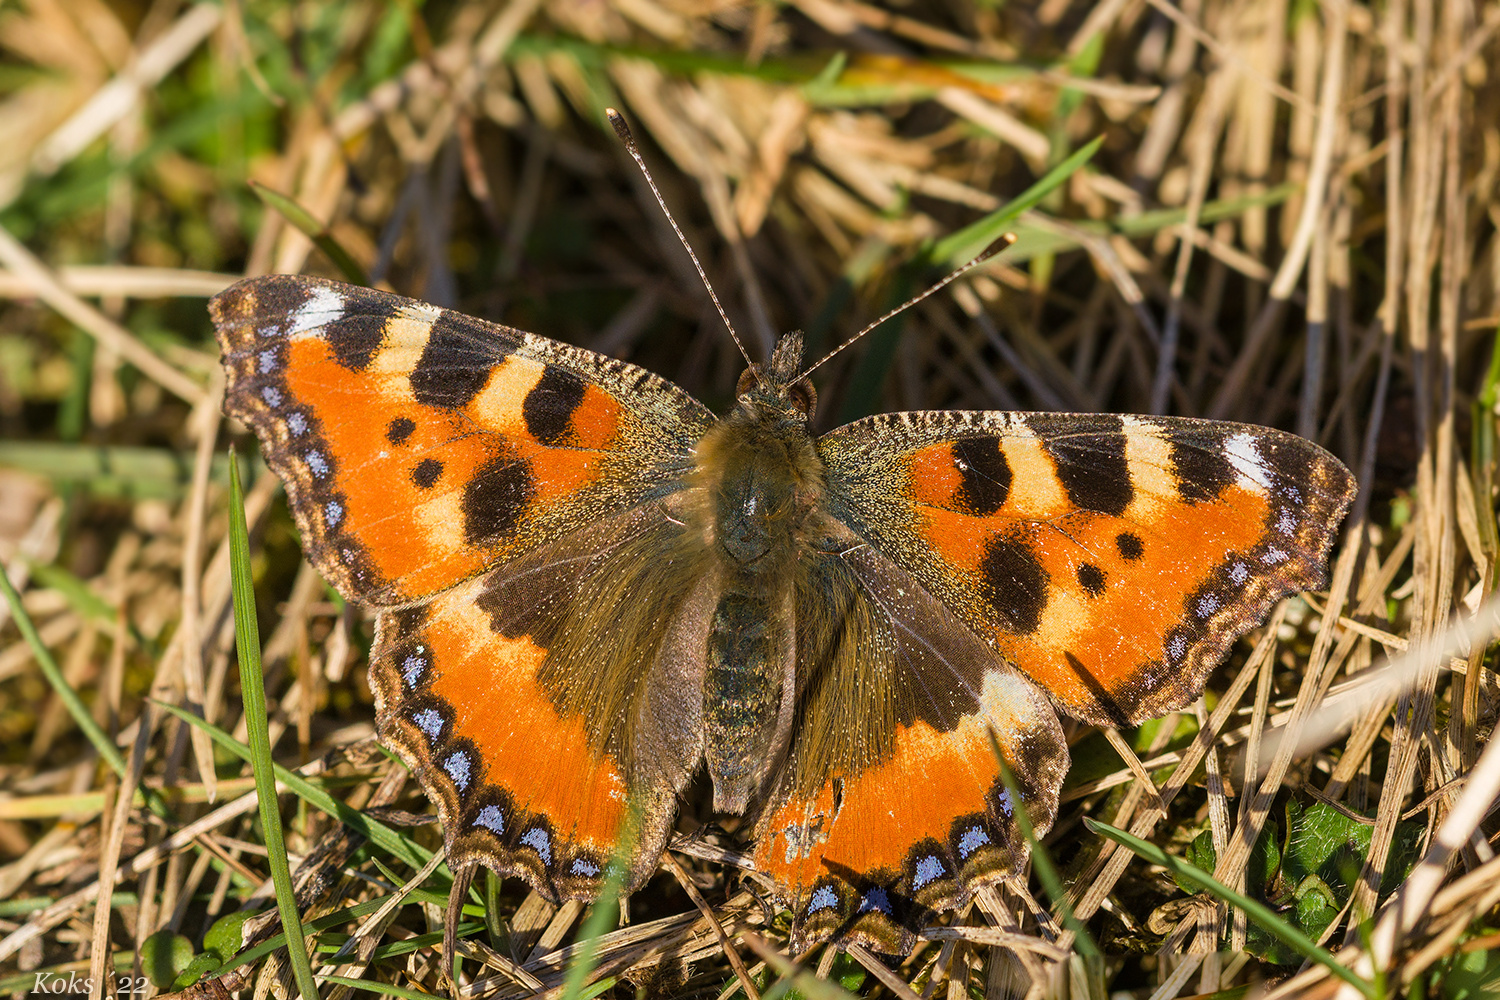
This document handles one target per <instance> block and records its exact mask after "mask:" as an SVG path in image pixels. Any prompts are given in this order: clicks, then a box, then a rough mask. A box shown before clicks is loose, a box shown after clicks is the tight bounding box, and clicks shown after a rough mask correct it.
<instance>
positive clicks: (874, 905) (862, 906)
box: [858, 885, 891, 916]
mask: <svg viewBox="0 0 1500 1000" xmlns="http://www.w3.org/2000/svg"><path fill="white" fill-rule="evenodd" d="M870 910H879V911H880V912H881V913H884V914H885V915H886V916H890V915H891V898H890V897H889V896H887V895H886V894H885V890H884V889H882V888H880V886H878V885H877V886H876V887H875V888H873V889H871V890H870V891H869V892H866V893H865V894H864V896H863V897H862V898H861V899H860V901H859V910H858V912H860V913H865V912H868V911H870Z"/></svg>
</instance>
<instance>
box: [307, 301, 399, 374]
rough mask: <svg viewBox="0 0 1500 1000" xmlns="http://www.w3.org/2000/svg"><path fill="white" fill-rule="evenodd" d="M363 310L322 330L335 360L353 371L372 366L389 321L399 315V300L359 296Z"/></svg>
mask: <svg viewBox="0 0 1500 1000" xmlns="http://www.w3.org/2000/svg"><path fill="white" fill-rule="evenodd" d="M357 301H358V305H359V309H360V311H359V312H357V313H347V312H346V313H345V314H344V315H343V316H342V317H340V318H339V319H337V320H335V321H334V322H332V323H329V324H328V325H327V326H325V327H323V339H324V340H325V341H326V342H327V343H328V349H329V350H330V351H332V352H333V359H334V360H335V361H337V362H338V363H339V364H341V365H343V366H344V367H345V368H347V369H349V370H350V371H352V372H362V371H364V370H365V369H366V368H368V367H369V366H370V361H371V359H373V358H374V357H375V352H377V351H379V350H380V345H381V344H382V343H383V342H384V341H385V327H386V322H387V320H389V319H390V318H391V317H392V316H393V315H395V313H396V308H397V301H396V300H394V299H387V298H386V297H385V296H383V295H371V296H368V297H366V296H360V297H359V299H358V300H357Z"/></svg>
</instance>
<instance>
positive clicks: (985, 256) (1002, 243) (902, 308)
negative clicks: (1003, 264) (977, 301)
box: [792, 233, 1016, 382]
mask: <svg viewBox="0 0 1500 1000" xmlns="http://www.w3.org/2000/svg"><path fill="white" fill-rule="evenodd" d="M1015 241H1016V234H1015V233H1006V234H1004V235H1003V236H1001V237H1000V238H999V239H997V240H996V241H995V242H994V243H991V244H990V245H989V247H988V248H987V249H985V251H984V252H983V253H981V254H980V255H979V256H978V257H975V258H974V259H973V260H971V261H969V262H968V263H967V264H965V265H964V266H963V267H961V268H959V269H958V270H956V271H954V272H953V273H952V274H949V275H948V276H947V277H946V278H944V279H943V280H942V281H939V282H938V283H937V284H935V285H933V286H932V287H931V288H929V289H927V291H925V292H922V293H921V294H920V295H913V296H912V297H911V298H909V299H907V300H906V301H905V302H903V303H901V304H900V305H899V306H897V307H896V308H894V309H892V310H891V311H890V312H888V313H886V314H885V315H884V316H882V317H880V318H879V319H877V320H876V321H875V322H873V323H871V324H870V325H869V326H867V327H865V328H864V329H863V330H861V331H859V332H858V333H856V334H855V335H854V336H852V337H850V338H849V339H848V340H846V341H844V342H843V343H842V344H840V345H839V346H837V347H835V348H834V349H833V350H831V351H829V352H828V353H827V354H825V355H823V356H822V357H821V358H819V359H818V360H817V361H816V362H814V363H813V365H812V367H810V368H808V369H807V370H806V371H804V372H803V373H802V374H800V375H798V376H797V377H796V378H794V379H792V381H793V382H800V381H801V380H802V379H805V378H807V376H809V375H811V374H812V373H813V372H815V371H817V370H818V369H819V368H821V367H822V366H823V364H824V363H825V362H828V361H831V360H833V358H834V356H835V355H837V354H838V353H839V352H840V351H842V350H844V348H846V347H848V346H849V345H850V344H852V343H854V342H855V341H856V340H858V339H859V338H860V337H863V336H864V335H865V334H867V333H869V332H870V331H871V330H873V329H875V328H876V327H877V326H879V325H880V324H882V323H884V322H885V321H886V320H888V319H890V318H892V317H893V316H899V315H900V314H901V313H904V312H906V310H908V309H910V308H911V307H912V306H914V305H916V304H917V303H918V302H921V301H922V300H923V299H925V298H927V297H928V296H929V295H932V294H934V293H936V292H939V291H942V289H943V288H944V287H946V286H948V285H950V284H952V283H953V282H955V281H957V280H958V279H959V278H961V277H963V276H964V275H965V274H967V273H968V272H969V271H972V270H973V269H974V268H976V267H978V266H979V265H980V264H983V263H984V262H985V261H987V260H989V259H990V258H991V257H993V256H995V254H997V253H999V252H1000V251H1002V250H1004V249H1006V248H1007V247H1009V246H1010V245H1011V244H1012V243H1014V242H1015Z"/></svg>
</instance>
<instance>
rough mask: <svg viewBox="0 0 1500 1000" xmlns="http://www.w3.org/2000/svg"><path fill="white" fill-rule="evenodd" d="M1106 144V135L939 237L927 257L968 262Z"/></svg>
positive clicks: (958, 263) (934, 260)
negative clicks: (982, 214) (1006, 199)
mask: <svg viewBox="0 0 1500 1000" xmlns="http://www.w3.org/2000/svg"><path fill="white" fill-rule="evenodd" d="M1102 145H1104V136H1102V135H1101V136H1099V137H1098V138H1096V139H1094V140H1093V141H1092V142H1090V143H1088V144H1087V145H1085V146H1083V147H1081V148H1080V149H1079V150H1078V151H1077V152H1075V153H1074V154H1073V155H1072V156H1069V157H1068V158H1067V159H1066V160H1063V161H1062V162H1061V163H1059V164H1058V165H1057V166H1055V167H1053V168H1052V169H1051V170H1049V171H1047V173H1046V176H1044V177H1043V178H1042V179H1041V180H1039V181H1037V182H1036V183H1035V184H1033V185H1031V187H1029V188H1027V189H1026V190H1025V191H1022V192H1021V193H1020V194H1019V195H1018V196H1016V197H1015V198H1012V199H1011V200H1010V201H1009V202H1007V203H1006V204H1004V205H1002V206H1000V207H999V208H997V209H995V210H994V211H993V212H991V213H990V214H989V215H986V216H985V217H984V218H982V219H979V220H977V221H975V222H971V223H970V224H969V225H967V226H965V227H964V228H962V229H960V230H959V231H958V232H956V233H950V234H949V235H947V236H945V237H943V238H942V239H940V240H938V241H937V242H936V243H934V244H933V245H932V249H931V250H929V251H928V253H927V259H928V260H929V261H931V262H932V263H933V264H934V265H942V266H945V267H958V266H961V265H963V264H967V263H968V262H969V261H971V260H973V259H974V258H975V257H977V256H979V254H980V253H982V252H983V251H984V248H985V247H987V246H989V245H990V244H991V243H994V242H995V241H996V240H998V239H999V238H1000V237H1002V236H1004V235H1005V233H1006V231H1007V230H1008V229H1009V228H1010V224H1011V223H1012V222H1014V221H1015V220H1016V218H1017V217H1018V216H1020V214H1021V213H1022V212H1024V211H1026V210H1027V209H1029V208H1034V207H1036V206H1037V205H1038V204H1040V203H1041V201H1042V199H1044V198H1046V197H1047V196H1048V195H1049V194H1051V193H1052V192H1053V191H1055V190H1056V189H1057V188H1059V187H1061V186H1062V184H1063V182H1064V181H1066V180H1067V179H1068V178H1069V177H1071V176H1073V174H1074V173H1076V172H1077V171H1078V170H1079V169H1081V168H1082V167H1083V165H1084V164H1085V163H1087V162H1088V161H1089V160H1091V159H1093V158H1094V154H1095V153H1097V152H1099V147H1100V146H1102Z"/></svg>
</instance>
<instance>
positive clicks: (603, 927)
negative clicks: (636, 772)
mask: <svg viewBox="0 0 1500 1000" xmlns="http://www.w3.org/2000/svg"><path fill="white" fill-rule="evenodd" d="M625 808H626V813H625V822H624V823H623V824H622V825H621V828H620V839H619V841H618V842H617V843H616V844H615V850H614V857H612V858H611V859H610V862H609V869H608V875H607V876H606V877H605V879H604V885H603V886H601V887H600V889H599V898H598V899H596V900H594V906H593V909H591V910H590V911H589V916H588V919H587V920H585V921H584V923H583V927H582V928H580V929H579V931H578V941H579V945H580V947H579V951H578V955H577V956H576V957H575V958H574V959H573V961H572V962H571V963H569V965H568V977H567V979H566V980H564V982H563V994H562V995H563V1000H588V998H590V997H593V996H597V995H598V994H599V993H600V992H602V990H600V989H599V988H598V987H599V986H600V983H593V984H588V978H589V976H590V975H591V974H592V973H593V971H594V967H595V966H596V965H597V964H598V961H597V958H598V950H599V939H600V938H602V937H603V936H604V935H605V934H607V933H608V932H609V929H610V928H611V927H613V926H614V924H615V921H616V919H617V917H618V915H619V912H620V890H621V889H622V888H623V887H624V885H625V874H626V872H628V871H629V870H630V856H631V855H632V854H633V853H634V852H635V845H636V840H637V839H638V837H639V831H640V829H641V807H640V803H639V802H638V801H637V800H636V799H635V798H634V797H633V796H632V797H631V798H630V799H629V800H627V802H626V807H625ZM586 984H587V985H586Z"/></svg>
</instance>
